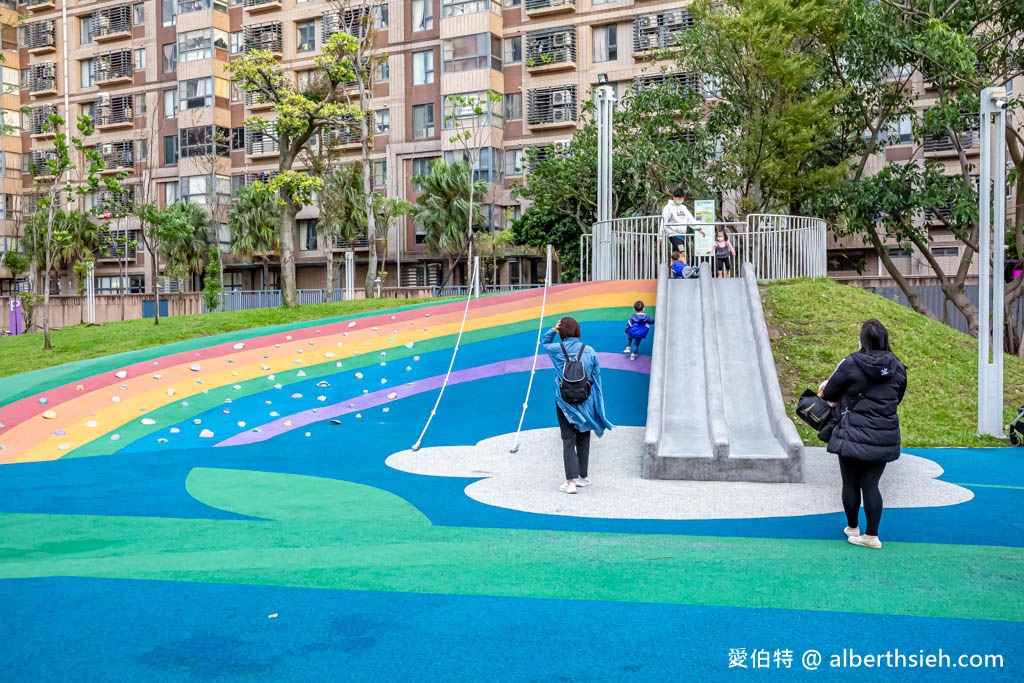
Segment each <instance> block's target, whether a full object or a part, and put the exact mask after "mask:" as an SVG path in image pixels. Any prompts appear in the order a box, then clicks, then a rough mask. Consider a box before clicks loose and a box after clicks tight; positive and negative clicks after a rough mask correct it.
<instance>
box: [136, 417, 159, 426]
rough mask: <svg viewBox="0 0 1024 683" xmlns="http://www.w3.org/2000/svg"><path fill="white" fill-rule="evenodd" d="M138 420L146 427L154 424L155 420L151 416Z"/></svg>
mask: <svg viewBox="0 0 1024 683" xmlns="http://www.w3.org/2000/svg"><path fill="white" fill-rule="evenodd" d="M139 422H141V423H142V424H144V425H146V426H147V427H149V426H151V425H155V424H156V420H154V419H153V418H151V417H144V418H142V419H141V420H139Z"/></svg>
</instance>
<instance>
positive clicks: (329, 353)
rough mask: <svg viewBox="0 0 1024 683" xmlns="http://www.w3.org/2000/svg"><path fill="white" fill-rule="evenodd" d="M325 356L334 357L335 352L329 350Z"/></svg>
mask: <svg viewBox="0 0 1024 683" xmlns="http://www.w3.org/2000/svg"><path fill="white" fill-rule="evenodd" d="M324 358H334V353H332V352H331V351H328V352H327V353H325V354H324Z"/></svg>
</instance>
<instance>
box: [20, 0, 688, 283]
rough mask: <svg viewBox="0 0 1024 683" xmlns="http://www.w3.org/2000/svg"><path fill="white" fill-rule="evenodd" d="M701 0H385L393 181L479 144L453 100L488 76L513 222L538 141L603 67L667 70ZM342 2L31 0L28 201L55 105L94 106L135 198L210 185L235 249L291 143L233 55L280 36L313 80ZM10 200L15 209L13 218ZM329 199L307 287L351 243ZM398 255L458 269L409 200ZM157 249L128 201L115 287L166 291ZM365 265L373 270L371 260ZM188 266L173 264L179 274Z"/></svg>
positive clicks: (401, 193) (392, 279)
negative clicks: (255, 196) (156, 286)
mask: <svg viewBox="0 0 1024 683" xmlns="http://www.w3.org/2000/svg"><path fill="white" fill-rule="evenodd" d="M356 4H358V3H356ZM685 4H686V3H685V2H679V1H665V0H660V1H659V0H635V1H634V0H615V1H612V2H601V1H600V0H408V1H399V0H390V1H389V2H386V3H383V6H382V7H381V8H380V9H379V11H378V13H377V16H376V17H375V23H376V25H377V26H379V27H380V31H379V35H378V38H377V47H378V49H379V50H380V51H382V52H383V53H384V54H385V55H386V57H387V60H386V63H385V64H384V65H383V66H382V68H381V69H380V70H379V71H378V73H377V75H376V77H375V81H376V83H375V84H374V88H373V93H372V108H373V109H374V111H375V114H376V116H375V126H376V131H375V139H374V145H373V151H372V158H373V177H374V184H375V185H376V186H377V188H378V190H379V191H382V192H386V193H387V194H388V195H389V196H396V197H403V198H405V199H408V200H410V201H415V199H416V197H417V196H418V195H419V192H418V190H419V188H417V187H416V186H415V185H414V184H413V183H412V178H413V176H415V175H418V174H422V173H426V172H427V171H428V169H429V166H430V163H431V162H432V161H433V160H435V159H438V158H446V159H447V160H449V161H453V160H455V159H457V158H462V157H463V156H464V154H463V150H462V149H461V148H460V147H459V145H457V144H456V143H452V142H451V141H450V138H451V137H452V134H453V133H452V130H451V128H450V126H451V115H452V114H454V115H455V116H457V117H460V118H464V117H468V118H470V119H472V118H475V114H474V113H473V112H472V110H471V109H472V108H469V109H465V108H464V109H465V111H464V112H463V113H460V112H459V111H457V110H456V109H455V108H454V106H453V104H452V100H451V97H452V96H454V95H461V96H468V97H472V96H474V95H478V96H479V101H480V102H481V103H483V104H484V105H485V107H486V109H487V112H486V114H485V115H484V116H483V117H481V118H480V120H479V121H467V123H468V124H471V125H473V126H474V130H475V136H476V138H475V139H476V141H477V142H478V143H479V144H480V146H481V147H482V150H481V153H480V155H479V158H478V160H477V163H476V169H475V175H476V178H477V179H479V180H484V181H486V182H487V183H488V187H489V190H488V193H487V196H486V197H484V199H483V201H484V203H485V215H486V216H487V220H488V224H489V226H491V227H492V228H493V229H496V230H497V229H502V228H504V227H506V226H507V224H508V221H509V219H510V218H514V217H516V216H518V215H519V212H520V210H521V209H520V207H519V205H518V203H517V202H515V201H514V200H513V199H512V196H511V192H510V187H511V185H512V184H513V183H514V182H515V181H516V180H518V179H520V178H521V177H522V174H523V165H524V163H525V162H526V158H527V154H526V151H527V150H528V149H529V148H531V147H537V148H539V149H541V150H543V151H545V152H546V153H552V152H553V153H557V151H558V150H559V149H560V148H561V146H562V144H565V143H566V142H567V141H568V139H569V138H570V137H571V136H572V133H573V131H574V130H575V128H576V127H577V126H578V125H579V121H580V109H581V104H582V103H583V102H584V101H585V100H586V99H587V98H589V97H591V92H592V90H593V88H594V87H595V86H596V85H597V84H598V79H599V76H600V78H601V80H602V81H605V80H607V82H608V84H609V85H611V86H612V87H613V88H615V89H616V90H617V91H618V92H623V91H624V90H625V89H626V88H628V87H642V86H643V85H644V84H646V83H647V82H648V80H649V79H651V78H663V77H664V75H662V74H658V75H657V76H647V75H644V73H643V72H644V71H645V69H646V67H648V66H650V64H651V62H650V61H649V59H648V58H649V56H650V52H649V51H650V50H654V49H656V48H659V47H664V46H667V45H670V44H671V43H672V42H673V41H674V37H673V36H674V35H675V33H676V32H678V31H682V30H684V29H685V28H686V26H687V25H688V21H689V15H688V13H687V12H686V11H685V10H684V9H683V8H684V6H685ZM11 7H12V9H13V5H12V6H11ZM5 11H8V10H5ZM340 11H342V7H341V5H339V4H338V3H332V2H325V1H323V0H309V1H306V2H303V1H302V0H143V1H142V2H131V1H127V2H126V1H124V0H122V1H120V2H117V1H110V0H100V1H99V2H70V1H69V2H68V3H67V4H66V5H65V6H62V5H61V3H60V2H59V0H57V1H55V0H28V2H27V3H26V4H25V5H23V6H22V14H23V17H22V21H20V24H19V22H18V17H17V16H16V15H15V14H14V13H13V12H9V14H10V16H9V19H10V23H9V24H8V27H9V28H11V29H12V30H11V31H9V32H6V33H5V34H4V48H5V53H6V54H8V56H7V66H5V67H4V84H5V87H6V86H7V83H8V80H11V81H12V83H11V87H12V88H13V84H14V76H15V74H16V73H17V72H16V69H18V68H20V70H21V80H20V84H21V90H20V103H18V102H17V101H12V102H11V103H10V107H8V104H7V103H6V100H5V105H4V108H5V110H7V111H11V112H16V111H17V109H18V108H19V107H20V106H27V107H29V110H30V113H29V114H27V115H26V116H24V120H23V121H21V120H19V117H17V116H13V117H12V118H14V119H15V120H18V122H19V124H22V125H20V127H21V128H22V130H21V132H20V134H19V135H15V136H10V137H11V139H10V140H7V139H6V138H5V142H4V151H5V159H6V165H5V166H4V169H5V173H4V174H3V175H4V178H5V180H4V183H5V189H4V192H5V196H8V197H12V198H13V197H18V196H21V197H23V198H24V199H25V205H26V206H27V205H28V203H29V201H30V200H31V199H32V195H33V193H34V192H35V191H36V189H37V188H35V181H34V176H33V175H32V174H33V172H34V173H35V174H36V175H37V176H38V175H39V174H40V173H41V172H43V171H42V169H44V168H45V161H46V159H47V158H49V157H50V156H51V155H52V154H53V151H52V150H53V133H52V132H51V131H47V130H45V124H46V121H47V120H48V116H49V114H50V112H54V111H56V112H59V113H60V114H61V115H62V116H63V117H64V118H66V119H68V120H72V121H73V120H76V119H77V117H78V116H79V115H80V114H83V113H87V114H90V115H91V116H92V117H93V119H94V121H95V123H96V130H95V132H94V134H93V135H92V136H90V137H89V139H88V140H87V141H86V142H87V143H88V144H89V145H93V146H95V149H97V150H98V151H100V152H101V153H102V154H103V157H104V159H105V160H106V163H107V167H108V172H111V173H113V172H122V171H123V172H126V173H128V177H127V178H126V180H125V181H124V186H125V187H126V188H127V192H126V194H125V195H123V196H122V197H121V198H120V199H119V200H118V201H119V202H120V203H121V204H125V205H127V203H128V202H130V201H133V200H135V199H141V200H143V201H152V202H155V203H157V204H161V205H163V204H166V203H169V202H172V201H175V200H178V199H182V200H185V199H187V200H191V201H195V202H199V203H202V204H204V205H207V206H208V207H211V208H212V209H214V210H213V213H214V219H215V222H216V223H217V224H218V229H217V234H218V237H219V241H220V244H221V247H222V249H223V250H225V251H228V249H227V234H226V229H225V227H224V224H225V223H226V208H225V207H226V206H228V205H229V204H230V198H231V196H232V195H233V194H234V193H235V192H236V191H237V189H238V188H239V187H241V186H242V185H244V184H248V183H251V182H253V181H254V180H257V179H267V178H270V177H272V176H273V174H274V173H275V172H276V170H277V154H278V150H277V148H276V145H277V142H276V140H275V139H274V138H273V136H272V135H268V134H267V133H265V132H264V133H261V132H259V131H257V130H253V129H252V128H251V127H248V128H247V127H246V125H245V121H246V120H247V119H248V118H249V117H252V116H267V117H270V118H272V117H273V110H272V108H271V107H269V106H268V105H267V104H265V103H262V102H259V101H258V100H257V99H254V98H253V97H252V96H251V95H246V94H244V93H242V92H240V91H239V90H238V89H237V88H235V87H234V85H233V84H232V83H231V80H230V75H229V73H228V71H227V69H226V66H227V64H228V63H229V61H230V60H231V59H232V58H233V57H234V56H235V55H239V54H241V53H243V52H244V51H245V50H247V49H251V48H255V47H259V48H267V49H270V50H271V51H273V52H274V53H276V54H277V55H279V57H280V60H281V65H282V69H284V70H285V71H286V72H291V73H294V74H295V78H296V79H297V82H298V83H299V84H301V83H302V81H303V80H304V79H306V78H308V77H309V75H310V73H311V70H312V68H313V59H314V58H315V57H316V56H317V55H318V54H320V51H321V49H322V46H323V44H324V42H325V41H326V39H327V38H328V37H329V36H330V35H331V34H332V33H333V32H335V31H337V30H339V26H340V25H341V24H342V22H341V21H339V18H340V15H339V12H340ZM15 26H17V27H18V28H17V31H16V32H15V31H14V30H13V29H14V27H15ZM8 39H9V40H8ZM15 40H18V41H19V42H18V47H19V48H20V49H18V50H14V47H15V44H14V41H15ZM8 48H10V49H8ZM8 70H10V73H8ZM8 76H11V78H10V79H8ZM488 92H492V93H497V94H500V95H501V96H502V98H501V102H500V103H494V104H492V103H491V102H490V101H489V99H488V98H487V97H486V93H488ZM6 97H8V96H7V95H5V98H6ZM11 97H12V98H14V97H17V95H11ZM342 149H343V150H344V152H345V153H346V154H349V153H350V154H351V156H352V159H356V158H358V154H359V141H358V139H356V138H351V139H343V142H342ZM22 150H23V151H22ZM19 155H20V156H19ZM7 157H9V158H7ZM19 164H20V165H19ZM6 169H11V170H10V172H9V174H8V172H7V171H6ZM19 171H20V172H19ZM8 179H9V180H10V184H11V187H10V188H8V187H7V183H8ZM109 200H110V198H109V197H107V196H105V195H104V193H102V192H97V193H95V194H94V195H89V196H87V197H85V198H82V199H81V200H78V201H80V203H81V205H82V208H91V207H94V206H95V207H99V206H106V205H107V203H108V202H109ZM2 208H3V207H0V209H2ZM115 208H116V207H115ZM22 213H24V212H22ZM4 215H5V214H3V213H2V211H0V223H3V221H4V219H3V218H2V217H3V216H4ZM114 215H115V216H117V215H118V212H117V211H115V212H114ZM316 218H317V211H316V209H315V208H313V207H307V208H305V209H303V211H302V212H301V213H300V214H299V216H298V227H297V229H298V235H297V236H296V237H297V239H296V241H295V243H296V244H297V245H298V251H297V254H296V267H297V279H298V284H299V287H300V288H321V287H323V286H324V284H325V281H326V273H325V262H326V249H328V248H330V249H333V250H334V251H335V257H336V261H340V260H341V256H342V252H343V251H344V250H347V249H348V248H349V245H341V244H331V245H325V244H323V243H322V242H323V240H322V238H321V236H320V235H318V234H317V232H316ZM3 224H4V227H3V230H4V233H3V234H4V235H6V236H8V237H10V240H9V241H8V242H7V244H8V245H9V246H8V247H7V248H13V247H14V246H15V244H16V242H15V240H16V236H17V234H18V228H17V225H16V223H13V222H11V221H8V222H7V223H3ZM374 246H375V247H376V248H377V249H378V250H380V248H381V245H374ZM369 248H370V245H368V244H366V243H365V241H360V242H358V243H357V244H356V245H355V251H356V257H357V263H359V264H365V261H366V254H367V250H368V249H369ZM382 256H383V257H384V259H385V261H384V266H383V267H382V269H383V270H387V271H388V275H387V281H386V284H390V285H427V284H436V283H439V282H440V281H441V280H442V279H443V278H444V276H445V274H446V273H445V270H446V268H447V260H446V259H443V258H432V257H431V256H430V255H429V254H428V253H427V251H426V248H425V246H424V235H423V234H422V233H421V232H419V231H417V230H416V228H415V227H414V225H413V222H412V220H411V219H410V218H405V219H402V220H401V221H400V222H399V223H398V224H397V225H396V227H395V228H394V229H393V230H392V232H391V234H390V235H389V238H388V240H387V249H386V253H383V252H382ZM148 258H149V257H148V255H147V254H146V252H145V249H144V248H143V242H142V239H141V235H140V234H139V230H138V224H137V221H136V220H135V219H134V218H132V217H131V216H125V217H117V218H115V219H113V220H112V221H111V222H110V225H109V230H108V231H107V232H106V233H105V234H104V236H103V241H102V245H101V249H100V250H99V253H98V254H97V262H96V269H95V285H96V291H97V293H101V294H102V293H117V292H120V291H122V289H127V290H128V291H130V292H143V291H149V288H150V286H151V283H150V282H149V278H150V274H149V272H150V271H149V268H148V265H147V263H148V262H147V259H148ZM362 267H363V268H364V271H363V273H357V281H361V279H362V275H363V274H364V273H365V265H363V266H362ZM497 278H499V279H500V281H501V282H504V283H511V284H516V283H523V282H531V281H538V280H540V279H542V278H543V263H542V258H541V257H540V256H539V255H537V254H531V253H528V252H526V251H523V250H520V251H516V250H505V251H503V252H502V253H501V258H500V265H499V268H498V274H497ZM225 279H226V283H225V284H226V286H227V287H229V288H235V289H259V288H262V287H268V288H276V287H277V286H278V279H277V271H276V268H275V267H272V268H271V275H270V280H269V281H268V282H262V268H261V267H259V265H258V264H255V263H252V262H251V259H247V258H245V257H241V256H239V255H232V254H226V255H225ZM336 281H337V280H336ZM177 285H178V283H169V282H162V286H163V287H164V288H167V289H173V288H174V287H175V286H177ZM0 286H2V287H6V288H7V289H11V288H13V287H15V286H18V285H17V283H15V282H14V280H13V279H11V277H10V273H7V272H4V271H0ZM21 286H24V283H22V285H21ZM75 287H76V283H75V282H74V277H73V275H71V274H64V275H63V276H62V277H60V278H55V279H54V282H53V284H52V291H53V292H54V293H63V294H68V293H73V292H74V290H75Z"/></svg>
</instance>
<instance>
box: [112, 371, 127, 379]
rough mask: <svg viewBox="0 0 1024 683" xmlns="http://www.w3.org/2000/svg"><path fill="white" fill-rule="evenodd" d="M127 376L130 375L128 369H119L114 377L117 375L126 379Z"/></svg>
mask: <svg viewBox="0 0 1024 683" xmlns="http://www.w3.org/2000/svg"><path fill="white" fill-rule="evenodd" d="M127 376H128V371H127V370H118V371H117V372H115V373H114V377H116V378H118V379H124V378H125V377H127Z"/></svg>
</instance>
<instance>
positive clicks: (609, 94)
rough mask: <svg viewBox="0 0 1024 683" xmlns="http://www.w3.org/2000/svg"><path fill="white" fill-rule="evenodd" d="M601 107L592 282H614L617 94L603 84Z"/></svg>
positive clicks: (597, 97)
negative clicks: (614, 108) (614, 111)
mask: <svg viewBox="0 0 1024 683" xmlns="http://www.w3.org/2000/svg"><path fill="white" fill-rule="evenodd" d="M594 101H595V103H596V104H597V223H596V225H595V228H596V231H595V233H594V234H593V235H591V247H590V248H591V253H592V255H593V257H592V266H591V268H592V271H591V279H592V280H611V279H612V234H611V233H612V226H611V223H610V221H611V218H612V104H614V102H615V92H614V91H613V90H612V89H611V87H610V86H607V85H602V86H600V87H598V88H597V90H596V92H595V93H594Z"/></svg>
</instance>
